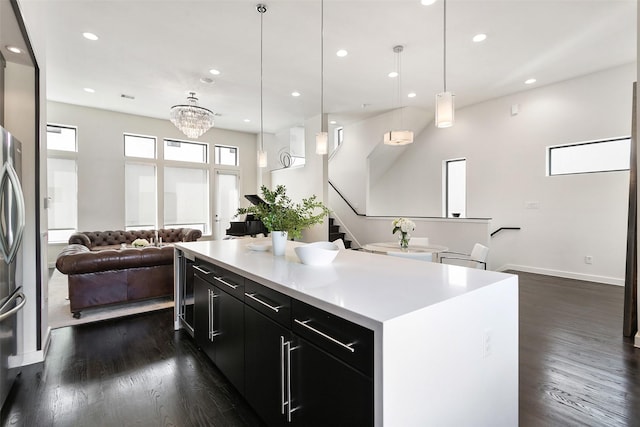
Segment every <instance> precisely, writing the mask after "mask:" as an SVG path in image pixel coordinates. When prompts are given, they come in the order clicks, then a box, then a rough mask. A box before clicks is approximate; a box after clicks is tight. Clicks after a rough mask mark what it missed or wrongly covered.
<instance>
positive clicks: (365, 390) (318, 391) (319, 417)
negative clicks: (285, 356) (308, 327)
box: [290, 338, 373, 427]
mask: <svg viewBox="0 0 640 427" xmlns="http://www.w3.org/2000/svg"><path fill="white" fill-rule="evenodd" d="M295 342H296V346H294V347H292V350H291V367H290V369H291V377H292V378H291V387H292V388H291V400H292V405H291V406H292V409H293V413H292V414H291V418H292V420H293V423H294V424H295V425H298V426H305V427H313V426H317V427H325V426H363V427H365V426H373V382H372V380H371V379H370V378H368V377H366V376H364V375H363V374H362V373H360V372H358V371H356V370H355V369H353V368H351V367H350V366H349V365H347V364H345V363H344V362H343V361H341V360H339V359H337V358H335V357H334V356H332V355H330V354H329V353H327V352H326V351H324V350H321V349H320V348H318V347H316V346H315V345H313V344H311V343H309V342H308V341H306V340H304V339H302V338H296V340H295Z"/></svg>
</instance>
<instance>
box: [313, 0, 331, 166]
mask: <svg viewBox="0 0 640 427" xmlns="http://www.w3.org/2000/svg"><path fill="white" fill-rule="evenodd" d="M328 152H329V133H328V132H327V120H326V118H325V117H324V0H320V132H318V133H317V134H316V154H319V155H321V156H323V155H325V154H327V153H328Z"/></svg>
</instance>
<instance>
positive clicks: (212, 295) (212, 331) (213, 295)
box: [207, 289, 220, 342]
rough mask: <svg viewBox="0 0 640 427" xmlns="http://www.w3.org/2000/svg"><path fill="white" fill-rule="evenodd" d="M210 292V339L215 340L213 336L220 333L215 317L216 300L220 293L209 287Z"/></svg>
mask: <svg viewBox="0 0 640 427" xmlns="http://www.w3.org/2000/svg"><path fill="white" fill-rule="evenodd" d="M207 292H208V294H209V341H211V342H213V338H214V337H217V336H218V335H220V333H219V332H218V331H216V330H215V327H214V319H215V311H214V301H215V299H216V298H218V295H217V294H216V293H215V292H213V291H212V290H211V289H207Z"/></svg>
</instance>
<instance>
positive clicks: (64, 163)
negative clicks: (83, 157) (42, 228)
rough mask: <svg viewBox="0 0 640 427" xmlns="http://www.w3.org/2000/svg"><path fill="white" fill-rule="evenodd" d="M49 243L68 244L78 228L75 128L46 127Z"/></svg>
mask: <svg viewBox="0 0 640 427" xmlns="http://www.w3.org/2000/svg"><path fill="white" fill-rule="evenodd" d="M47 149H48V151H47V183H48V188H47V201H48V203H47V218H48V223H49V225H48V231H49V241H50V242H52V243H61V242H67V241H68V240H69V237H70V236H71V234H73V233H74V232H75V231H76V230H77V228H78V172H77V163H76V161H77V158H76V157H77V138H76V128H74V127H71V126H58V125H47Z"/></svg>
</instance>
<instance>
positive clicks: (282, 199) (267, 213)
mask: <svg viewBox="0 0 640 427" xmlns="http://www.w3.org/2000/svg"><path fill="white" fill-rule="evenodd" d="M260 191H261V192H262V198H263V200H264V201H265V202H266V203H261V204H258V205H254V206H249V207H247V208H239V209H238V213H237V215H242V214H253V215H254V216H255V217H256V218H258V219H259V220H261V221H262V223H263V224H264V226H265V227H266V228H267V230H269V232H270V233H271V239H272V245H273V254H274V255H284V250H285V247H286V241H287V238H288V237H291V238H300V237H302V230H305V229H307V228H309V227H311V226H313V225H315V224H319V223H321V222H322V221H323V219H324V217H326V216H327V215H329V212H330V211H329V209H328V208H327V207H326V206H325V205H324V204H323V203H322V202H320V201H318V200H317V198H316V196H315V195H313V196H311V197H309V198H307V199H302V201H301V202H300V203H294V202H292V201H291V198H290V197H289V196H287V189H286V187H285V186H284V185H278V186H277V187H276V189H275V190H269V189H268V188H267V187H265V186H264V185H263V186H262V187H260Z"/></svg>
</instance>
